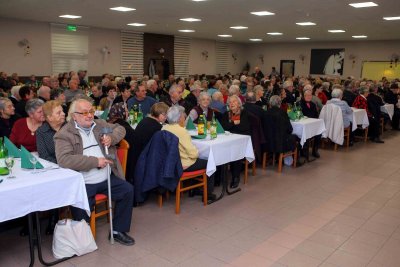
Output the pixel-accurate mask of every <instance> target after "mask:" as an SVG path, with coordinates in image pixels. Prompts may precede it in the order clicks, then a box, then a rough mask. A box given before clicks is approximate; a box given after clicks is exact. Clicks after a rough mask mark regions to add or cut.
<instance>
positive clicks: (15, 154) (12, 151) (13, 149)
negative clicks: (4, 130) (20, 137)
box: [4, 136, 21, 158]
mask: <svg viewBox="0 0 400 267" xmlns="http://www.w3.org/2000/svg"><path fill="white" fill-rule="evenodd" d="M4 145H5V146H6V148H7V150H8V154H9V155H10V156H13V157H14V158H20V157H21V151H19V149H18V148H17V147H16V146H15V145H14V144H13V143H12V142H11V141H10V139H8V138H7V136H4Z"/></svg>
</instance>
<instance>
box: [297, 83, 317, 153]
mask: <svg viewBox="0 0 400 267" xmlns="http://www.w3.org/2000/svg"><path fill="white" fill-rule="evenodd" d="M307 86H308V85H306V86H305V87H304V91H303V97H302V98H301V100H300V107H301V110H302V112H303V115H304V116H307V117H309V118H315V119H318V117H319V113H318V110H317V105H315V104H314V102H312V97H313V94H312V90H310V89H309V87H307ZM311 88H312V86H311ZM320 142H321V135H316V136H314V145H313V148H312V156H313V157H315V158H320V155H319V153H318V148H319V144H320ZM308 150H309V140H307V142H306V143H305V144H304V146H303V150H302V152H303V155H304V156H305V157H306V159H307V160H308V159H309V156H308V154H309V151H308Z"/></svg>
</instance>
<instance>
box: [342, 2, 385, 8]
mask: <svg viewBox="0 0 400 267" xmlns="http://www.w3.org/2000/svg"><path fill="white" fill-rule="evenodd" d="M349 5H350V6H352V7H355V8H363V7H373V6H378V4H375V3H374V2H361V3H351V4H349Z"/></svg>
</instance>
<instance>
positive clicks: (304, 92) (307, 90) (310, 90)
mask: <svg viewBox="0 0 400 267" xmlns="http://www.w3.org/2000/svg"><path fill="white" fill-rule="evenodd" d="M307 92H308V93H310V94H311V95H312V89H309V88H307V89H305V90H304V91H303V96H305V95H306V93H307Z"/></svg>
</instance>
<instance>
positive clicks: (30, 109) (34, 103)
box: [25, 98, 44, 114]
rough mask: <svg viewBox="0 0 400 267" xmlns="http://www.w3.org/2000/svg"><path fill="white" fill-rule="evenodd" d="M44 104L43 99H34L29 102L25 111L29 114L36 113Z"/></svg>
mask: <svg viewBox="0 0 400 267" xmlns="http://www.w3.org/2000/svg"><path fill="white" fill-rule="evenodd" d="M43 104H44V102H43V100H41V99H38V98H33V99H30V100H28V102H26V105H25V111H26V113H28V114H31V113H34V112H35V111H36V110H37V109H38V108H40V107H41V106H43Z"/></svg>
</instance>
